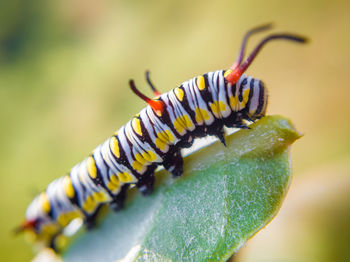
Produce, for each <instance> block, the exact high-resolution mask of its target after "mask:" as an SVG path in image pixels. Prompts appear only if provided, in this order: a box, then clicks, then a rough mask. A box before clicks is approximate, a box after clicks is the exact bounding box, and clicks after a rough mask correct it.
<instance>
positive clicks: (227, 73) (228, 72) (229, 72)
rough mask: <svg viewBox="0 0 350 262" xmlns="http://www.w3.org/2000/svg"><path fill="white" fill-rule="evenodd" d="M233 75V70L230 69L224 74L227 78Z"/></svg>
mask: <svg viewBox="0 0 350 262" xmlns="http://www.w3.org/2000/svg"><path fill="white" fill-rule="evenodd" d="M231 73H232V70H231V69H229V70H227V71H226V72H225V73H224V77H227V76H228V75H229V74H231Z"/></svg>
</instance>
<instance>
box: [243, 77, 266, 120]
mask: <svg viewBox="0 0 350 262" xmlns="http://www.w3.org/2000/svg"><path fill="white" fill-rule="evenodd" d="M254 80H255V81H254ZM252 81H254V82H255V83H254V86H253V87H252V88H253V90H250V92H253V95H252V96H251V97H250V99H249V101H248V103H247V108H246V114H247V118H249V119H252V120H255V119H259V118H261V117H263V116H265V114H266V109H267V102H268V92H267V88H266V87H265V85H264V83H263V82H262V81H260V80H257V79H252Z"/></svg>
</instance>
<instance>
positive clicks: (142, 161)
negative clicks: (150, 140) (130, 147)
mask: <svg viewBox="0 0 350 262" xmlns="http://www.w3.org/2000/svg"><path fill="white" fill-rule="evenodd" d="M135 159H136V161H137V162H139V163H140V164H141V165H144V164H145V163H146V159H144V158H143V155H141V154H140V153H137V154H135Z"/></svg>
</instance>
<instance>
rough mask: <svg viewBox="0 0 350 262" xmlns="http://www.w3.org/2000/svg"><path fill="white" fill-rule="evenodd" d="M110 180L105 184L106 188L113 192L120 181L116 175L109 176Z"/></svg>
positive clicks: (117, 187)
mask: <svg viewBox="0 0 350 262" xmlns="http://www.w3.org/2000/svg"><path fill="white" fill-rule="evenodd" d="M110 179H111V180H110V181H109V183H108V184H107V188H108V189H109V190H110V191H112V192H115V191H116V190H117V189H119V187H120V183H119V180H118V177H117V176H116V175H114V174H113V175H112V176H111V177H110Z"/></svg>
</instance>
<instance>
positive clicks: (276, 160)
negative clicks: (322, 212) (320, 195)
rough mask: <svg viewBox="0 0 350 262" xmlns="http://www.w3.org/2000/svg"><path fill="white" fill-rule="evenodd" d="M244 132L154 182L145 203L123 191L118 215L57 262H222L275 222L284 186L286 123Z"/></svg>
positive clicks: (292, 136) (262, 123)
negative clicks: (176, 175) (181, 172)
mask: <svg viewBox="0 0 350 262" xmlns="http://www.w3.org/2000/svg"><path fill="white" fill-rule="evenodd" d="M250 127H251V129H250V130H240V131H238V132H236V133H234V134H232V135H230V136H228V137H227V138H226V143H227V147H224V146H223V145H222V144H221V143H219V142H217V143H214V144H212V145H210V146H208V147H206V148H203V149H201V150H199V151H197V152H195V153H193V154H191V155H190V156H188V157H186V158H185V165H184V170H185V173H184V175H183V176H182V177H181V178H178V179H172V178H171V177H170V176H169V174H167V172H166V171H164V170H162V171H160V172H158V173H157V174H156V180H157V183H156V188H155V191H154V193H153V194H152V195H151V196H149V197H143V196H141V195H140V194H139V193H137V192H136V190H135V189H133V190H131V192H130V196H129V198H128V201H127V204H126V208H125V209H124V210H122V211H120V212H119V213H109V214H108V215H107V217H106V218H105V219H104V220H103V221H102V223H100V225H99V226H98V228H97V229H96V230H93V231H91V232H86V233H84V234H82V235H81V236H79V237H78V238H77V239H76V240H75V242H74V243H73V245H72V246H71V247H70V249H68V251H67V252H66V253H65V255H64V260H65V261H84V262H87V261H119V260H123V259H124V260H125V261H155V260H156V261H208V260H210V261H225V260H227V259H228V258H229V257H230V256H231V255H232V254H234V253H235V252H237V251H238V249H239V248H240V247H241V246H242V245H243V244H244V243H245V242H246V241H247V240H248V239H249V238H251V237H252V236H253V235H254V234H255V233H256V232H258V231H259V230H260V229H261V228H263V227H264V226H265V225H266V224H267V223H269V221H271V219H272V218H273V217H274V216H275V215H276V214H277V212H278V210H279V208H280V207H281V204H282V201H283V199H284V197H285V195H286V192H287V190H288V186H289V183H290V178H291V166H290V157H289V148H290V145H291V144H292V143H293V142H294V141H295V140H296V139H298V138H299V137H300V134H299V133H298V132H297V131H296V130H295V128H294V127H293V125H292V124H291V123H290V121H289V120H287V119H285V118H283V117H280V116H268V117H264V118H262V119H261V120H259V121H257V122H256V123H254V124H252V125H251V126H250Z"/></svg>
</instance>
